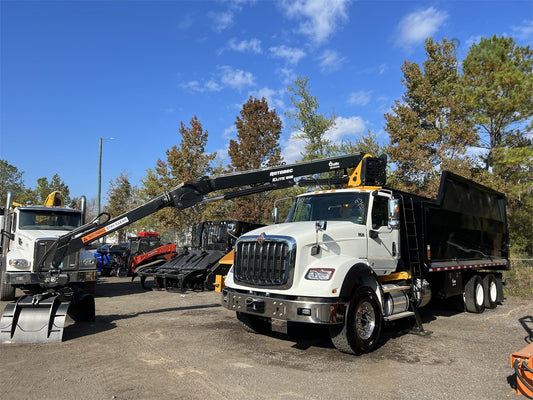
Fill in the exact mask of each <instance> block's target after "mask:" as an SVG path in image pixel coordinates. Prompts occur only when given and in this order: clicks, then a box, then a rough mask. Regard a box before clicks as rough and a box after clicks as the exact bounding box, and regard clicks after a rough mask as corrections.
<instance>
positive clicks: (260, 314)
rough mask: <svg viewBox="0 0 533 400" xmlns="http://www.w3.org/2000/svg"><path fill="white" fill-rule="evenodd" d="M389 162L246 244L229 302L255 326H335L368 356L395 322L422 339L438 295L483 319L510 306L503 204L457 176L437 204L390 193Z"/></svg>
mask: <svg viewBox="0 0 533 400" xmlns="http://www.w3.org/2000/svg"><path fill="white" fill-rule="evenodd" d="M385 164H386V159H384V158H383V159H376V158H364V159H363V160H362V162H361V165H360V166H359V167H358V169H355V170H354V171H353V172H352V176H351V178H350V180H349V182H347V183H346V184H345V186H344V187H343V188H340V189H339V188H337V189H331V190H319V191H313V192H310V193H306V194H302V195H300V196H298V197H297V198H296V199H295V200H294V202H293V205H292V208H291V209H290V212H289V214H288V217H287V218H286V220H285V222H284V223H280V224H275V225H271V226H266V227H263V228H260V229H256V230H254V231H251V232H248V233H246V234H245V235H243V236H241V237H240V238H239V239H238V240H237V242H236V245H235V254H234V261H233V267H232V268H231V269H230V270H229V273H228V275H227V277H226V279H225V286H226V287H225V288H224V289H223V304H224V305H225V306H226V307H227V308H228V309H230V310H233V311H235V312H236V315H237V318H238V319H239V320H240V321H241V322H242V324H243V325H244V327H245V328H246V329H247V330H250V331H254V332H264V331H269V330H270V329H271V330H273V331H277V332H284V333H286V332H287V328H288V324H290V323H307V324H323V325H328V326H329V328H330V335H331V339H332V342H333V344H334V345H335V346H336V347H337V348H338V349H339V350H340V351H342V352H346V353H352V354H361V353H364V352H368V351H371V350H372V349H373V348H374V347H375V346H376V344H377V343H378V340H379V337H380V331H381V328H382V325H383V324H384V323H386V322H388V321H393V320H398V319H402V318H411V319H412V321H413V322H415V324H414V328H416V329H417V330H418V331H419V332H423V327H422V324H421V323H420V318H419V316H418V308H419V307H423V306H425V305H426V304H428V302H429V301H430V299H431V297H432V296H435V297H438V298H441V299H445V300H451V299H453V301H456V302H457V301H459V302H460V303H461V304H464V307H465V309H466V310H467V311H470V312H474V313H481V312H483V310H484V309H485V308H494V307H496V306H497V304H498V303H499V302H501V301H503V290H502V274H501V271H502V270H505V269H508V265H509V264H508V231H507V223H506V213H505V197H504V196H503V195H502V194H501V193H498V192H495V191H493V190H491V189H489V188H486V187H483V186H481V185H478V184H476V183H474V182H472V181H470V180H467V179H464V178H462V177H460V176H457V175H455V174H452V173H449V172H444V173H443V175H442V180H441V186H440V190H439V193H438V197H437V199H427V198H422V197H418V196H414V195H411V194H408V193H403V192H399V191H396V190H392V189H387V188H385V187H384V184H385ZM285 174H286V175H290V174H291V172H290V171H288V172H286V173H285ZM284 176H285V175H284V174H281V175H279V176H278V178H280V179H283V178H284Z"/></svg>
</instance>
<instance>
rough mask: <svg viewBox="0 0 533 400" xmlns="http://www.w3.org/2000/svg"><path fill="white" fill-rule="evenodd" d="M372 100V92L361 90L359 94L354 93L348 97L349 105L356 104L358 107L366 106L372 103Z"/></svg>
mask: <svg viewBox="0 0 533 400" xmlns="http://www.w3.org/2000/svg"><path fill="white" fill-rule="evenodd" d="M371 98H372V92H371V91H364V90H360V91H358V92H352V93H350V95H349V96H348V104H354V105H357V106H366V105H367V104H368V103H370V100H371Z"/></svg>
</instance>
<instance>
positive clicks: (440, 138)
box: [385, 39, 477, 196]
mask: <svg viewBox="0 0 533 400" xmlns="http://www.w3.org/2000/svg"><path fill="white" fill-rule="evenodd" d="M425 49H426V55H427V60H426V61H424V63H423V68H421V67H420V66H419V65H418V64H416V63H413V62H408V61H405V62H404V64H403V66H402V71H403V74H404V78H403V80H402V83H403V84H404V86H405V87H406V89H407V90H406V92H405V93H404V95H403V96H402V101H398V100H397V101H396V102H395V105H394V106H393V107H392V110H393V112H394V113H393V114H386V115H385V119H386V128H385V130H386V131H387V132H388V133H389V135H390V146H389V149H388V154H389V155H390V158H391V161H392V163H393V168H394V171H393V176H392V182H391V183H392V185H393V186H396V187H398V188H400V189H404V190H409V191H411V192H414V193H418V194H421V195H426V196H433V195H435V194H436V192H437V188H438V182H439V177H440V173H441V171H442V170H443V169H447V170H452V171H454V172H457V173H460V174H461V175H463V176H467V177H469V176H470V166H471V164H472V160H471V158H470V157H469V156H467V154H466V153H467V150H468V148H469V146H472V145H473V144H475V143H476V140H477V135H476V134H475V133H474V131H473V130H472V126H471V124H470V123H469V122H468V120H467V118H466V113H465V110H464V104H463V103H464V102H463V101H462V97H461V94H460V92H459V90H458V84H459V74H458V71H457V64H458V63H457V57H456V52H455V43H454V42H453V41H452V42H450V41H447V40H446V39H444V40H443V42H442V43H438V42H437V43H435V42H434V41H433V40H432V39H428V40H426V44H425Z"/></svg>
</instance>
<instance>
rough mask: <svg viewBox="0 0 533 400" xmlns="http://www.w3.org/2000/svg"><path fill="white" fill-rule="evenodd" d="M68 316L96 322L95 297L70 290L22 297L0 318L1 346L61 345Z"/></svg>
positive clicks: (77, 319) (10, 304)
mask: <svg viewBox="0 0 533 400" xmlns="http://www.w3.org/2000/svg"><path fill="white" fill-rule="evenodd" d="M67 315H68V316H69V317H70V318H72V320H74V321H89V322H93V321H94V320H95V308H94V297H93V296H92V295H90V294H89V293H86V292H82V291H78V290H76V289H71V288H67V289H64V290H62V291H61V292H58V291H55V290H49V291H47V292H44V293H41V294H36V295H25V296H22V297H20V298H19V299H18V300H17V301H15V302H13V303H9V304H8V305H7V306H6V308H5V309H4V312H3V314H2V317H1V318H0V342H1V343H53V342H61V340H62V339H63V329H64V327H65V321H66V318H67Z"/></svg>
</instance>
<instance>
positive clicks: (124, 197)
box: [104, 172, 135, 242]
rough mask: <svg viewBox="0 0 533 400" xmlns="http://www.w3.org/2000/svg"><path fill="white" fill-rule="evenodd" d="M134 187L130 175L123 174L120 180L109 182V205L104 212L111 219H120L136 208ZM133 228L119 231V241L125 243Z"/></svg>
mask: <svg viewBox="0 0 533 400" xmlns="http://www.w3.org/2000/svg"><path fill="white" fill-rule="evenodd" d="M134 189H135V188H134V187H133V186H132V185H131V183H130V180H129V177H128V175H127V174H126V173H125V172H122V173H121V174H120V175H119V176H118V178H116V179H115V180H114V181H111V182H109V189H108V190H107V204H106V206H105V207H104V211H105V212H107V213H109V214H110V215H111V217H113V218H114V217H118V216H119V215H122V214H124V213H125V212H128V211H130V210H131V209H133V208H134V201H133V193H134ZM130 230H131V227H125V228H123V229H120V230H118V231H117V235H118V241H119V242H124V241H125V240H126V239H127V234H128V232H129V231H130Z"/></svg>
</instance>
